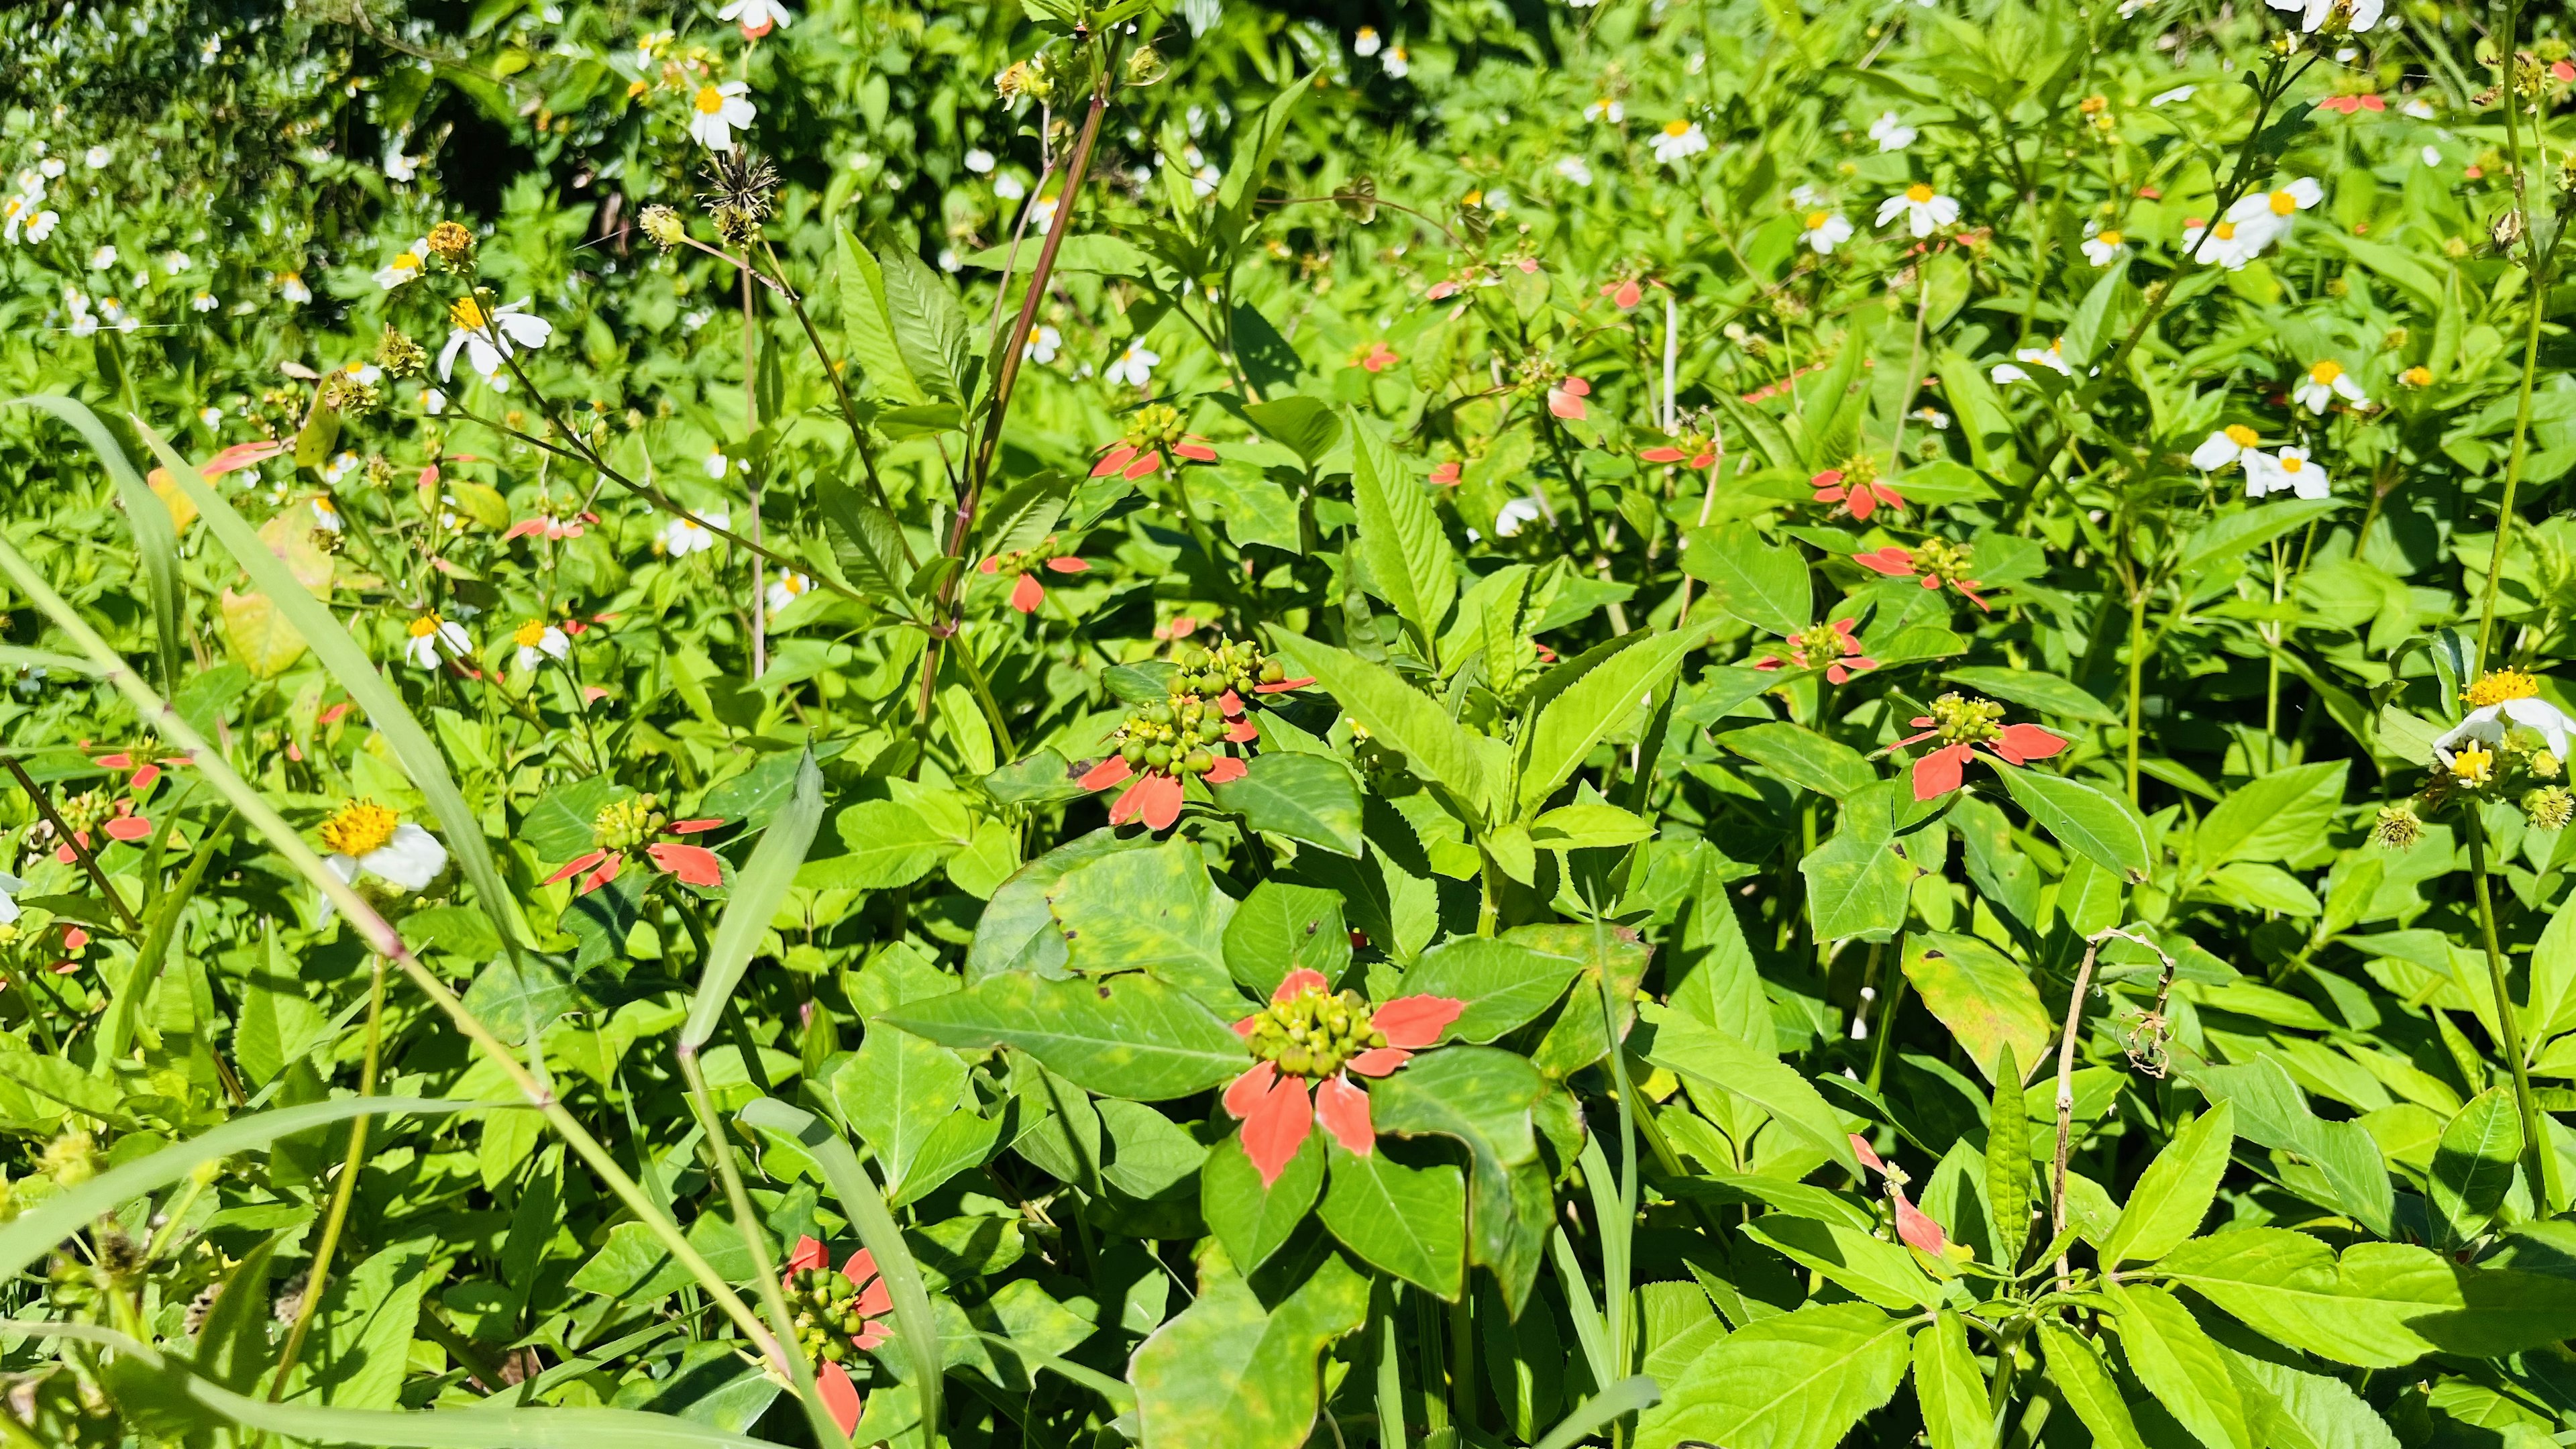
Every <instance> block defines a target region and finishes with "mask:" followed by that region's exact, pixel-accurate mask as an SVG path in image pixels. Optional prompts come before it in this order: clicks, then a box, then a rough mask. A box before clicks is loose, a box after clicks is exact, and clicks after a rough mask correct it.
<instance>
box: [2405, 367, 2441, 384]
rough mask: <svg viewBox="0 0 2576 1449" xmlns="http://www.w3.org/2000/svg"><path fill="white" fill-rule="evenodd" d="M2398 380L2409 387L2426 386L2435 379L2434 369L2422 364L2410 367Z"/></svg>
mask: <svg viewBox="0 0 2576 1449" xmlns="http://www.w3.org/2000/svg"><path fill="white" fill-rule="evenodd" d="M2398 380H2399V381H2400V382H2403V383H2405V384H2406V385H2407V386H2408V387H2424V386H2427V385H2429V384H2430V383H2431V382H2432V381H2433V369H2431V368H2429V367H2421V366H2418V367H2410V368H2408V369H2406V371H2405V372H2403V373H2401V374H2400V375H2399V377H2398Z"/></svg>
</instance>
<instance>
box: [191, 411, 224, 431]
mask: <svg viewBox="0 0 2576 1449" xmlns="http://www.w3.org/2000/svg"><path fill="white" fill-rule="evenodd" d="M197 421H198V422H201V423H204V424H205V425H206V426H207V427H210V428H219V427H222V426H223V424H224V410H223V409H222V408H216V407H206V408H199V409H197Z"/></svg>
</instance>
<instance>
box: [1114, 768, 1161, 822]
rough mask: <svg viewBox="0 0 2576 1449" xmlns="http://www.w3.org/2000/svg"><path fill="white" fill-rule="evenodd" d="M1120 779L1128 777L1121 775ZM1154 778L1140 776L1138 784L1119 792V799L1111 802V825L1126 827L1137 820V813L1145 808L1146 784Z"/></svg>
mask: <svg viewBox="0 0 2576 1449" xmlns="http://www.w3.org/2000/svg"><path fill="white" fill-rule="evenodd" d="M1119 778H1120V779H1122V780H1123V779H1125V778H1126V776H1124V775H1121V776H1120V777H1119ZM1153 778H1154V777H1153V776H1151V775H1140V776H1138V777H1137V780H1136V783H1134V784H1132V785H1130V786H1128V787H1127V788H1126V789H1124V790H1121V791H1119V792H1118V798H1117V799H1115V800H1112V801H1110V802H1109V823H1110V824H1112V825H1124V824H1126V823H1127V822H1128V821H1130V820H1133V819H1135V818H1136V814H1137V812H1138V811H1140V810H1143V809H1144V808H1145V800H1144V790H1145V782H1146V781H1148V780H1151V779H1153Z"/></svg>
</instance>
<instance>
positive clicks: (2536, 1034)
mask: <svg viewBox="0 0 2576 1449" xmlns="http://www.w3.org/2000/svg"><path fill="white" fill-rule="evenodd" d="M2528 995H2529V997H2530V1001H2529V1003H2528V1005H2527V1006H2526V1007H2525V1008H2524V1017H2523V1021H2522V1029H2523V1031H2524V1033H2525V1034H2526V1035H2527V1036H2528V1037H2529V1038H2530V1044H2529V1046H2528V1048H2527V1050H2528V1051H2529V1053H2530V1055H2531V1059H2532V1060H2534V1061H2537V1060H2539V1057H2540V1050H2541V1047H2542V1046H2543V1044H2545V1043H2546V1042H2548V1041H2549V1040H2550V1038H2552V1037H2555V1036H2557V1035H2559V1034H2560V1033H2562V1032H2565V1031H2567V1030H2569V1029H2570V1028H2576V896H2571V897H2569V898H2568V899H2567V900H2564V901H2561V902H2560V903H2559V906H2558V909H2557V911H2555V912H2554V913H2552V914H2551V916H2550V917H2549V925H2548V926H2547V927H2546V928H2545V929H2543V930H2542V931H2541V933H2540V941H2539V943H2538V944H2537V945H2534V946H2533V947H2532V948H2531V986H2530V990H2529V993H2528Z"/></svg>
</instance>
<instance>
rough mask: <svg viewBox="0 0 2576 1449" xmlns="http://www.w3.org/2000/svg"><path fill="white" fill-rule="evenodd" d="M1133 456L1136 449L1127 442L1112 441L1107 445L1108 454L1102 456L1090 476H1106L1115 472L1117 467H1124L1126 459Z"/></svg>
mask: <svg viewBox="0 0 2576 1449" xmlns="http://www.w3.org/2000/svg"><path fill="white" fill-rule="evenodd" d="M1135 456H1136V450H1135V449H1134V448H1132V447H1130V446H1128V445H1127V444H1125V443H1112V444H1110V445H1109V452H1108V455H1107V456H1106V457H1103V458H1102V459H1101V460H1100V462H1099V464H1098V465H1097V466H1095V467H1094V468H1093V469H1092V470H1091V476H1092V477H1094V478H1106V477H1108V476H1109V475H1110V474H1112V473H1115V472H1117V471H1118V470H1119V469H1121V468H1124V467H1126V466H1127V463H1128V460H1130V459H1132V458H1134V457H1135Z"/></svg>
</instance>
